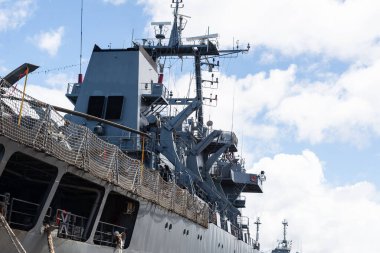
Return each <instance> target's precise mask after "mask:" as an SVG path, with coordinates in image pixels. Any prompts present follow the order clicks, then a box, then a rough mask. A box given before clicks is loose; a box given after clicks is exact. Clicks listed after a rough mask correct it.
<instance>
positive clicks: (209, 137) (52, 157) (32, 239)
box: [0, 0, 265, 253]
mask: <svg viewBox="0 0 380 253" xmlns="http://www.w3.org/2000/svg"><path fill="white" fill-rule="evenodd" d="M172 7H173V9H174V20H173V22H172V23H170V22H153V23H152V25H153V26H154V27H155V31H156V34H155V38H154V39H144V40H142V41H134V43H133V46H132V47H131V48H127V49H110V48H108V49H101V48H100V47H99V46H97V45H95V46H94V49H93V52H92V56H91V59H90V62H89V65H88V68H87V71H86V75H85V78H84V80H83V77H82V75H81V74H80V75H79V78H78V83H75V84H70V85H69V87H68V92H67V94H66V96H67V97H68V99H69V100H70V101H71V102H72V103H73V104H74V105H75V110H74V111H69V110H65V109H63V108H59V107H56V106H52V105H48V104H45V103H44V102H42V101H38V100H36V99H33V98H32V97H29V96H27V95H26V94H25V85H26V81H27V77H28V74H29V73H30V72H32V71H34V70H35V69H36V68H37V66H34V65H32V64H24V65H22V66H20V67H19V68H17V69H16V70H14V71H13V72H11V73H10V74H9V75H7V76H6V77H4V79H1V86H0V87H1V91H0V99H1V114H0V118H1V121H0V122H1V125H0V133H1V137H0V151H1V152H0V158H1V163H0V175H1V176H0V202H1V213H2V215H1V216H0V217H1V224H2V225H1V226H2V228H1V229H0V234H1V235H0V245H1V247H2V250H3V251H4V252H25V251H26V252H48V251H50V252H53V251H56V252H114V251H115V249H116V250H118V251H120V252H207V253H210V252H234V253H238V252H258V250H259V244H258V242H257V241H256V240H253V239H252V238H251V235H250V231H249V220H248V218H247V217H243V216H242V214H241V211H240V209H241V208H244V207H245V198H244V197H243V196H241V193H242V192H245V193H262V184H263V181H265V175H264V172H260V173H259V174H249V173H246V171H245V169H244V164H243V163H242V161H241V159H239V158H238V157H237V156H236V152H237V145H238V140H237V137H236V135H235V133H233V132H232V131H222V130H214V129H213V124H212V122H211V121H208V122H206V123H205V120H204V113H203V106H204V104H205V103H211V104H212V103H215V102H216V101H217V96H214V97H211V96H210V97H205V96H204V95H203V90H204V88H205V87H208V88H212V87H214V86H215V85H217V84H218V79H217V78H215V79H214V76H212V79H211V80H204V79H202V71H203V70H204V69H205V70H207V71H210V72H212V71H213V70H214V68H217V67H218V66H219V61H218V60H217V58H218V57H223V56H226V55H231V54H238V53H244V52H247V51H248V49H249V46H248V47H247V49H232V50H220V49H219V48H218V46H217V43H216V38H217V35H216V34H206V35H203V36H197V37H191V38H187V39H186V40H185V39H184V38H183V37H182V31H183V30H184V27H185V25H186V22H187V20H186V18H187V17H186V16H184V15H181V14H180V13H179V9H180V8H182V7H183V5H182V0H173V5H172ZM170 25H171V26H172V28H171V33H170V37H169V38H168V39H166V35H165V30H166V28H167V27H168V26H170ZM173 58H176V59H178V58H179V59H181V60H184V59H193V61H194V65H193V67H194V79H195V85H196V96H195V97H173V93H172V92H171V91H169V90H168V89H167V88H166V87H165V85H164V71H163V69H164V67H165V62H166V60H167V59H173ZM22 77H24V78H25V84H24V90H23V91H20V90H18V89H16V88H15V87H14V84H15V83H16V82H17V81H19V80H20V79H21V78H22ZM57 111H61V112H65V113H67V114H66V116H65V117H62V116H61V115H60V114H59V113H58V112H57ZM257 239H258V237H257Z"/></svg>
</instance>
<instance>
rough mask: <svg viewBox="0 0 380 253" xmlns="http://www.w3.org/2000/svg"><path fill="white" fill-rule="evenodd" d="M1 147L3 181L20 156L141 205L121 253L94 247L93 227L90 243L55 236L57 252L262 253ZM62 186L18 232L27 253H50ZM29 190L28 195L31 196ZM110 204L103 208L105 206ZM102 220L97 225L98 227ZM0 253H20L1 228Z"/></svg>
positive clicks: (65, 167)
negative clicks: (49, 215) (50, 215)
mask: <svg viewBox="0 0 380 253" xmlns="http://www.w3.org/2000/svg"><path fill="white" fill-rule="evenodd" d="M0 144H1V145H2V146H3V151H2V157H1V163H0V176H1V174H2V173H3V172H4V169H5V167H6V164H7V163H8V161H9V159H10V157H11V156H12V155H13V154H15V153H16V152H19V153H24V154H27V155H28V156H31V157H34V158H35V159H37V160H40V161H43V162H44V163H48V164H51V165H53V166H55V167H57V168H58V178H59V175H63V174H65V173H67V172H69V173H72V174H76V175H77V176H79V177H82V178H85V179H88V180H91V181H93V182H96V183H97V184H99V185H102V186H103V187H104V188H105V189H106V191H110V190H113V191H118V192H120V193H122V194H125V195H127V196H128V197H129V198H133V199H135V200H136V201H138V202H139V204H140V208H139V211H138V214H137V219H136V223H135V226H134V230H133V234H132V237H131V241H130V244H129V246H128V248H127V249H124V250H122V251H118V250H116V249H115V248H114V247H107V246H100V245H96V244H94V243H93V240H94V234H95V230H96V226H93V228H92V232H91V235H90V236H89V239H87V240H86V241H85V242H81V241H75V240H68V239H63V238H58V237H57V236H56V235H57V229H56V230H54V231H53V232H52V235H53V244H54V248H55V252H58V253H68V252H75V253H90V252H91V253H97V252H99V253H100V252H102V253H106V252H145V253H148V252H152V253H153V252H154V253H159V252H165V253H170V252H172V253H178V252H181V253H190V252H197V253H201V252H202V253H213V252H228V253H232V252H234V253H258V252H259V251H257V250H254V249H253V247H252V246H251V245H249V243H245V242H244V241H242V240H239V239H238V238H237V237H235V236H233V235H232V234H231V233H229V232H227V231H225V230H223V229H222V228H220V227H218V226H217V225H215V224H212V223H209V225H208V228H205V227H202V226H200V225H198V224H196V223H194V222H192V221H190V220H188V219H186V218H184V217H182V216H180V215H178V214H176V213H173V212H171V211H169V210H166V209H164V208H162V207H160V206H158V205H156V204H154V203H152V202H149V201H147V200H145V199H143V198H140V197H137V196H136V195H133V194H131V193H128V192H127V191H125V190H122V189H121V188H119V187H117V186H115V185H111V184H109V183H107V182H105V181H104V180H99V179H98V178H96V177H93V176H92V175H91V174H89V173H84V172H83V171H81V170H78V169H77V168H75V167H73V166H70V165H69V164H67V163H65V162H63V161H60V160H58V159H56V158H54V157H52V156H49V155H47V154H45V153H42V152H39V151H37V150H34V149H32V148H30V147H27V146H25V145H22V144H19V143H16V142H14V141H12V140H9V139H8V138H6V137H0ZM58 184H59V180H56V181H55V182H54V185H53V186H52V190H51V191H50V193H49V195H48V197H47V200H46V202H45V204H44V206H43V208H42V211H41V215H40V217H39V218H38V221H37V223H36V225H35V226H34V227H33V228H32V229H30V230H29V231H21V230H17V229H14V230H13V231H14V233H15V234H16V236H17V238H18V239H19V241H20V242H21V244H22V245H23V246H24V248H25V249H26V251H27V252H28V253H40V252H49V248H48V240H47V235H46V233H45V232H43V219H44V215H43V214H44V213H46V211H47V210H48V208H49V203H50V202H51V200H52V199H53V196H54V191H55V189H57V187H58ZM27 190H28V189H25V191H27ZM104 202H105V200H103V201H102V204H101V206H104V204H105V203H104ZM99 219H100V214H98V215H97V217H96V219H95V221H96V222H97V221H99ZM0 246H1V250H0V251H1V252H7V253H11V252H17V250H16V248H15V246H14V244H13V243H12V241H11V239H10V237H9V236H8V234H7V233H6V230H5V229H4V228H3V227H0Z"/></svg>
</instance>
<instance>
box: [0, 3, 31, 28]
mask: <svg viewBox="0 0 380 253" xmlns="http://www.w3.org/2000/svg"><path fill="white" fill-rule="evenodd" d="M34 5H35V3H34V2H33V1H32V0H16V1H11V0H2V1H0V32H4V31H7V30H11V29H16V28H18V27H20V26H22V25H24V24H25V22H26V21H27V19H28V18H29V17H30V16H31V15H32V14H33V12H34Z"/></svg>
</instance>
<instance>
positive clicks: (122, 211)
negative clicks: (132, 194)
mask: <svg viewBox="0 0 380 253" xmlns="http://www.w3.org/2000/svg"><path fill="white" fill-rule="evenodd" d="M138 208H139V203H138V202H137V201H136V200H133V199H130V198H128V197H126V196H123V195H121V194H119V193H117V192H110V194H109V195H108V198H107V201H106V204H105V206H104V210H103V213H102V216H101V218H100V221H99V224H98V226H97V229H96V232H95V237H94V243H95V244H98V245H105V246H110V247H115V246H116V244H117V241H116V237H115V233H120V234H122V233H124V234H123V239H124V249H126V248H127V247H128V246H129V243H130V241H131V238H132V232H133V228H134V226H135V222H136V217H137V211H138Z"/></svg>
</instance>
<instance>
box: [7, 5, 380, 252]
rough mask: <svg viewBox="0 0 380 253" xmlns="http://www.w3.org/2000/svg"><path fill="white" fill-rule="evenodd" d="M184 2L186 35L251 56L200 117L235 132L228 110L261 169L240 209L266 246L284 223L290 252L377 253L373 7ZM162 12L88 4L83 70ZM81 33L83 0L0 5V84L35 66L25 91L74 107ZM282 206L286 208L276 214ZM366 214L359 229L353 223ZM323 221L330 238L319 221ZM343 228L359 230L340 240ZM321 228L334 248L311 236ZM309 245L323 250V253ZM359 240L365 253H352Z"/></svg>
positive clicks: (174, 85) (378, 116) (376, 33)
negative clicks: (70, 90)
mask: <svg viewBox="0 0 380 253" xmlns="http://www.w3.org/2000/svg"><path fill="white" fill-rule="evenodd" d="M184 3H185V9H184V10H183V13H184V14H186V15H190V16H191V19H189V23H188V26H187V27H186V30H185V32H184V33H185V36H194V35H201V34H205V33H206V31H207V29H208V28H209V29H210V31H211V33H219V34H220V37H219V44H220V46H221V47H227V48H228V47H231V44H232V41H233V40H235V41H236V40H237V39H239V41H240V45H241V46H245V45H246V44H247V43H248V42H249V43H251V46H252V48H251V51H250V52H249V53H248V54H246V55H241V56H240V57H239V58H236V59H235V58H234V59H222V60H221V65H222V66H221V67H220V71H219V72H218V73H217V74H218V76H219V80H220V85H219V90H218V91H217V93H218V97H219V99H220V101H219V107H218V109H215V108H207V109H206V117H207V118H208V117H210V118H211V119H212V120H213V121H214V122H215V127H216V128H224V129H231V125H232V116H231V115H232V108H233V110H234V119H233V125H234V131H235V132H236V133H237V135H238V136H239V139H240V144H241V145H242V147H243V156H244V157H245V158H246V162H247V163H246V165H247V169H253V170H254V171H258V170H261V169H263V168H264V169H266V171H267V174H268V181H267V182H266V193H264V194H263V195H262V196H254V195H252V196H249V199H250V201H251V202H249V208H248V210H247V215H249V216H250V217H251V218H252V219H253V218H255V217H256V216H257V215H260V216H262V217H263V219H262V220H263V223H264V226H263V233H264V234H263V236H261V238H263V244H264V246H266V247H267V248H270V247H271V246H273V244H271V243H273V242H275V240H276V238H277V237H279V236H280V233H281V230H280V228H281V219H282V218H286V217H287V218H288V219H289V221H290V229H292V224H293V230H291V231H290V235H291V236H292V237H293V238H294V240H295V245H298V248H300V247H301V246H300V245H302V248H303V249H304V250H305V252H306V251H308V252H345V253H347V252H358V251H360V252H368V253H375V252H379V250H380V249H379V246H378V245H376V244H375V241H371V240H372V237H371V234H375V233H380V231H379V228H376V227H380V226H379V225H380V221H379V218H378V216H380V215H379V213H380V212H377V211H380V193H379V189H380V175H379V171H378V170H379V162H380V145H379V144H380V138H379V136H380V102H379V101H380V100H379V99H378V98H379V96H380V74H379V73H380V61H379V60H378V59H379V56H380V43H379V38H380V28H379V26H378V24H379V23H380V16H379V15H378V13H380V3H378V2H377V1H371V0H363V1H357V0H346V1H338V0H321V1H312V0H294V1H290V0H285V1H280V0H267V1H263V0H238V1H234V3H232V2H231V1H227V0H219V1H217V0H210V1H206V2H205V1H201V0H191V1H190V0H185V1H184ZM169 4H170V1H169V0H156V1H154V0H140V1H138V2H137V1H132V0H127V1H123V0H108V1H107V0H84V30H83V34H84V37H83V69H84V70H85V68H86V64H87V62H88V60H89V57H90V55H91V51H92V48H93V46H94V44H95V43H96V44H98V45H99V46H101V47H103V48H107V47H108V46H110V47H112V48H122V47H128V46H129V45H130V44H131V39H132V34H133V36H134V38H143V37H146V36H148V37H152V35H153V32H152V30H151V29H150V26H149V23H150V22H151V21H171V15H170V12H171V10H170V8H169ZM79 32H80V1H79V0H78V1H73V0H69V1H53V0H14V1H10V0H0V76H4V75H6V74H7V73H8V71H11V70H12V69H14V68H15V67H17V66H19V65H20V64H22V63H24V62H30V63H33V64H36V65H40V66H41V69H40V70H37V71H36V72H38V71H40V73H38V74H33V75H31V77H30V81H29V84H28V88H27V92H28V93H29V94H31V95H33V96H36V97H38V98H40V99H41V100H45V101H48V102H50V103H52V104H56V105H63V106H66V107H70V103H69V102H68V101H66V99H65V97H64V92H65V89H66V85H67V83H68V82H73V81H75V80H76V75H77V74H78V71H79V66H78V63H79V41H80V39H79ZM175 70H176V71H172V72H171V73H170V75H169V73H167V76H168V78H167V79H166V80H167V81H168V82H167V86H170V87H171V89H173V90H174V91H175V92H178V93H180V92H181V90H182V91H183V90H187V86H188V83H189V74H188V73H185V72H181V71H180V67H177V68H176V69H175ZM41 71H46V72H41ZM167 72H168V70H167ZM173 72H175V76H174V75H173ZM232 94H234V95H232ZM295 173H297V175H295ZM284 175H286V178H283V176H284ZM271 177H272V178H271ZM313 177H317V178H318V180H316V179H315V178H313ZM282 179H283V180H282ZM313 180H316V181H313ZM312 186H313V187H312ZM314 186H315V187H314ZM300 192H304V193H305V192H308V193H309V194H307V195H302V194H301V195H300ZM279 193H282V194H279ZM312 198H313V199H314V200H315V201H313V202H312V203H311V202H309V201H311V200H310V199H312ZM346 198H347V199H346ZM281 201H285V202H286V203H290V204H289V205H288V204H283V205H281V206H279V207H278V206H276V203H282V202H281ZM291 203H293V204H291ZM358 203H360V207H357V206H356V205H357V204H358ZM314 205H316V208H315V209H314V210H312V211H309V212H306V213H305V208H306V209H308V208H310V207H312V206H314ZM329 205H331V206H329ZM275 206H276V208H274V207H275ZM354 206H355V208H354ZM320 208H321V209H323V208H327V209H329V210H330V209H334V210H335V211H334V212H331V213H329V212H327V211H326V212H325V211H324V210H319V209H320ZM376 212H377V214H376V215H375V213H376ZM365 213H368V215H366V217H365V218H364V220H356V219H352V217H353V216H358V215H364V214H365ZM265 218H267V219H266V220H265ZM322 219H323V220H330V221H331V222H332V223H334V224H335V228H331V226H328V225H326V224H325V225H320V224H318V223H315V222H314V220H322ZM311 220H313V222H311ZM347 223H351V225H352V226H354V227H355V226H356V227H357V229H356V231H357V232H356V233H355V232H347V231H346V230H345V229H346V225H347ZM368 224H372V226H371V225H368ZM376 224H377V226H375V225H376ZM311 226H313V231H314V230H315V231H314V232H313V233H312V232H310V229H309V228H310V227H311ZM326 230H328V231H329V233H328V234H329V235H330V237H329V238H325V237H322V236H321V237H318V236H319V235H321V233H323V231H326ZM358 234H360V235H361V237H360V236H359V237H358ZM340 238H341V239H342V241H345V240H347V238H348V240H349V241H351V242H353V243H352V244H350V242H348V243H349V245H350V247H349V248H348V249H347V248H345V246H344V245H343V243H336V241H339V239H340ZM344 238H346V239H344ZM315 240H317V241H319V242H321V240H324V241H325V244H324V247H327V248H326V250H327V251H322V250H321V248H320V245H315V244H314V243H313V241H315ZM358 240H359V241H360V240H362V241H363V244H365V246H363V245H361V248H357V246H355V245H354V244H355V243H356V242H357V241H358ZM354 242H355V243H354ZM363 249H366V250H363Z"/></svg>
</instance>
